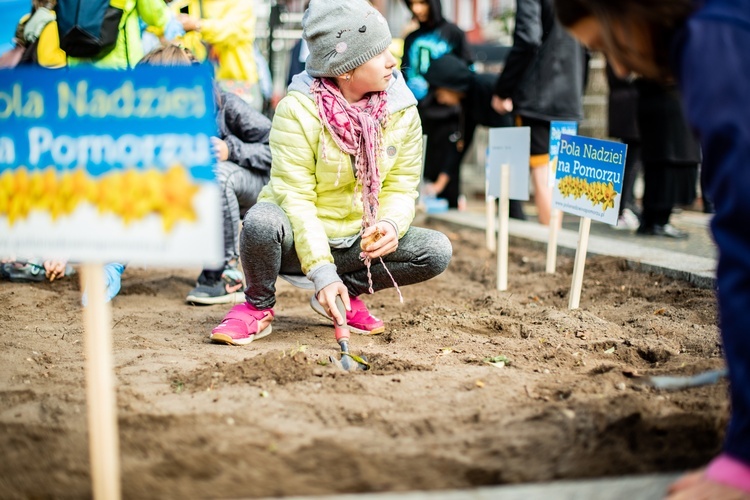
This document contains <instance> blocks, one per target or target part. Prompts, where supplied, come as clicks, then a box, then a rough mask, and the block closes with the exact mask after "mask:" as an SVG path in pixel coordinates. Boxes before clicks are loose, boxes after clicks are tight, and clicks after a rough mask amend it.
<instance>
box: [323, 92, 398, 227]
mask: <svg viewBox="0 0 750 500" xmlns="http://www.w3.org/2000/svg"><path fill="white" fill-rule="evenodd" d="M310 90H311V91H312V93H313V96H314V97H315V103H316V104H317V106H318V114H319V115H320V121H321V123H322V124H323V126H324V127H325V128H326V130H328V132H330V134H331V136H332V137H333V140H334V142H335V143H336V145H337V146H338V147H339V148H341V151H343V152H345V153H348V154H350V155H353V156H354V158H355V163H354V165H355V167H356V175H357V189H361V190H362V206H363V208H364V215H363V217H362V228H363V229H364V228H366V227H369V226H371V225H373V224H375V223H376V222H377V215H378V207H379V202H378V195H379V194H380V169H379V168H378V158H379V156H380V154H381V151H380V148H381V140H382V132H381V131H382V127H383V126H384V125H385V122H386V120H387V117H388V110H387V108H386V104H387V103H386V99H385V92H373V93H370V94H368V95H367V96H365V97H364V98H363V99H362V100H361V101H359V102H357V103H354V104H349V102H348V101H347V100H346V99H345V98H344V96H343V94H342V93H341V90H339V88H338V86H337V85H336V84H335V83H334V82H332V81H331V80H329V79H327V78H316V79H315V80H314V81H313V83H312V86H311V87H310ZM340 169H341V166H339V172H338V176H337V177H336V182H337V183H338V179H339V176H340V175H341V171H340ZM357 189H355V196H356V194H357Z"/></svg>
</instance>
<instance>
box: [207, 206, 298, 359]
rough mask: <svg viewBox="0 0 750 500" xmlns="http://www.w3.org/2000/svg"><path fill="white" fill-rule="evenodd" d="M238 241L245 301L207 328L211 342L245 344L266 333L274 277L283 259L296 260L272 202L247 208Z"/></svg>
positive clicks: (273, 300) (284, 219)
mask: <svg viewBox="0 0 750 500" xmlns="http://www.w3.org/2000/svg"><path fill="white" fill-rule="evenodd" d="M240 242H241V247H240V259H241V260H242V270H243V271H244V273H245V280H246V282H247V288H246V289H245V301H246V302H245V303H243V304H239V305H236V306H234V307H233V308H232V309H231V310H230V311H229V313H227V315H226V316H225V317H224V320H223V321H222V322H221V323H220V324H219V325H218V326H217V327H216V328H214V329H213V330H212V331H211V335H210V338H211V340H212V341H213V342H218V343H223V344H231V345H246V344H249V343H251V342H253V341H254V340H257V339H259V338H263V337H265V336H266V335H268V334H270V333H271V322H273V318H274V312H273V306H274V305H275V304H276V279H277V278H278V275H279V272H280V271H281V269H282V267H283V263H284V262H286V261H291V262H292V263H293V262H294V261H296V253H295V252H294V236H293V235H292V229H291V224H290V223H289V219H288V218H287V216H286V214H285V213H284V211H283V210H282V209H281V208H280V207H278V206H276V205H274V204H272V203H258V204H256V205H255V206H254V207H253V208H251V209H250V210H248V211H247V213H246V214H245V219H244V221H243V223H242V236H241V239H240ZM292 255H293V256H292ZM290 267H291V268H293V267H294V266H293V265H290ZM297 268H299V262H297Z"/></svg>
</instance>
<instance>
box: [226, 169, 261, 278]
mask: <svg viewBox="0 0 750 500" xmlns="http://www.w3.org/2000/svg"><path fill="white" fill-rule="evenodd" d="M214 173H215V175H216V182H217V184H218V185H219V189H220V190H221V199H222V216H223V217H222V218H223V220H224V260H225V264H226V263H227V262H232V261H234V262H236V261H237V260H238V259H239V255H240V254H239V225H240V216H241V215H242V214H243V213H244V212H246V211H247V210H248V209H249V208H250V207H252V206H253V205H255V202H256V201H258V195H259V194H260V190H261V189H263V186H265V185H266V184H267V183H268V174H267V173H265V174H264V173H262V172H261V171H260V170H252V169H247V168H243V167H240V166H239V165H237V164H236V163H232V162H230V161H222V162H219V163H217V164H216V167H215V169H214Z"/></svg>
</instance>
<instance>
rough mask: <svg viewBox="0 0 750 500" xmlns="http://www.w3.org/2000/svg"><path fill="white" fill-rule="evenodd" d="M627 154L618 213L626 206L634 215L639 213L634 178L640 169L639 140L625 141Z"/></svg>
mask: <svg viewBox="0 0 750 500" xmlns="http://www.w3.org/2000/svg"><path fill="white" fill-rule="evenodd" d="M626 144H627V146H628V154H627V156H626V158H625V172H624V175H623V180H622V193H621V196H622V201H621V202H620V215H622V211H623V210H624V209H626V208H628V209H630V210H631V211H633V213H635V214H636V215H637V214H638V213H640V211H639V210H637V207H636V203H635V192H634V187H635V180H636V178H637V177H638V172H639V171H640V170H641V144H640V142H639V141H627V142H626Z"/></svg>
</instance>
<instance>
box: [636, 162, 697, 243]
mask: <svg viewBox="0 0 750 500" xmlns="http://www.w3.org/2000/svg"><path fill="white" fill-rule="evenodd" d="M669 172H670V169H669V165H668V163H666V162H652V161H648V162H644V163H643V182H644V191H643V212H642V213H641V225H640V226H639V227H638V231H637V232H638V234H642V235H651V236H666V237H668V238H676V239H683V238H687V236H688V234H687V233H686V232H684V231H680V230H679V229H677V228H675V227H673V226H672V225H671V224H669V218H670V217H671V215H672V208H673V206H674V196H673V194H672V192H671V191H670V190H671V187H672V186H671V183H672V180H673V179H672V178H671V176H670V174H669Z"/></svg>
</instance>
